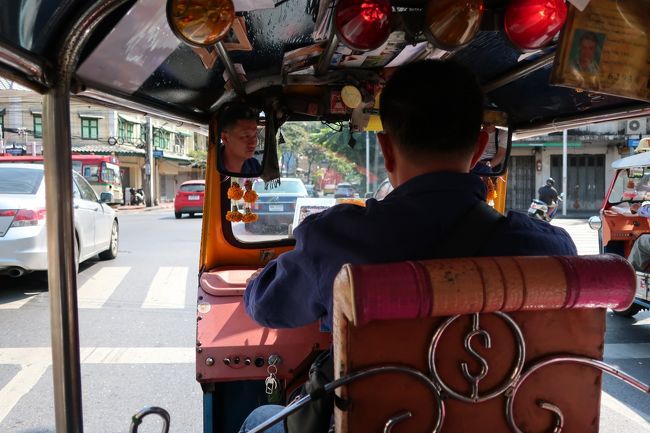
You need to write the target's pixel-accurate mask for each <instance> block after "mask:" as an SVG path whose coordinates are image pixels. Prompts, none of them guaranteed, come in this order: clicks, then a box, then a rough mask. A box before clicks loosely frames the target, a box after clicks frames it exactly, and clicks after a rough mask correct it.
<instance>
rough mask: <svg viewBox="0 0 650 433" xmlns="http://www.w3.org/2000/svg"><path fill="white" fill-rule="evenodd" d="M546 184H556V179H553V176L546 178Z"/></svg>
mask: <svg viewBox="0 0 650 433" xmlns="http://www.w3.org/2000/svg"><path fill="white" fill-rule="evenodd" d="M546 185H549V186H555V181H554V180H553V178H552V177H549V178H548V179H546Z"/></svg>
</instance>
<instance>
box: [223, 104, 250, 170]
mask: <svg viewBox="0 0 650 433" xmlns="http://www.w3.org/2000/svg"><path fill="white" fill-rule="evenodd" d="M258 118H259V113H258V112H257V110H255V109H253V108H251V107H249V106H247V105H244V104H235V105H230V106H228V107H226V108H224V111H223V113H222V114H221V117H220V123H221V142H222V143H223V144H224V157H225V159H226V163H228V160H237V161H240V160H241V161H245V160H247V159H249V158H252V157H253V156H254V155H255V149H256V148H257V121H258ZM238 170H239V169H238V168H237V169H236V170H235V171H238Z"/></svg>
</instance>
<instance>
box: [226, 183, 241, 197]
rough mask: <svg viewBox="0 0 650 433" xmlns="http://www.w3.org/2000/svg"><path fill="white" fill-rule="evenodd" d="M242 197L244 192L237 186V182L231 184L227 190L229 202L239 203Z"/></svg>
mask: <svg viewBox="0 0 650 433" xmlns="http://www.w3.org/2000/svg"><path fill="white" fill-rule="evenodd" d="M243 196H244V190H243V189H242V188H241V186H239V184H238V183H237V182H233V183H232V185H231V186H230V188H228V198H229V199H230V200H235V201H239V200H241V198H242V197H243Z"/></svg>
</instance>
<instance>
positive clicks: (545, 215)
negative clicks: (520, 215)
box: [528, 193, 564, 222]
mask: <svg viewBox="0 0 650 433" xmlns="http://www.w3.org/2000/svg"><path fill="white" fill-rule="evenodd" d="M563 198H564V193H562V194H560V196H559V197H558V202H557V203H554V204H552V205H550V206H549V205H548V204H547V203H546V202H544V201H542V200H537V199H536V198H534V199H533V201H532V203H531V204H530V207H529V208H528V216H529V217H531V218H537V219H540V220H542V221H546V222H550V221H551V220H552V219H553V217H554V216H555V213H556V212H557V209H558V207H559V204H560V202H561V201H562V199H563Z"/></svg>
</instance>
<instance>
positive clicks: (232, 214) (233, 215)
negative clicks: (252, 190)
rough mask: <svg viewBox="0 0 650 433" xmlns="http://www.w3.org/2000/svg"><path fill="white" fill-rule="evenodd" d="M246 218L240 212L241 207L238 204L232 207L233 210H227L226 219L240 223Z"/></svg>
mask: <svg viewBox="0 0 650 433" xmlns="http://www.w3.org/2000/svg"><path fill="white" fill-rule="evenodd" d="M243 218H244V215H243V214H242V213H241V212H239V208H238V207H237V205H234V206H233V207H232V210H230V211H228V212H226V221H230V222H232V223H238V222H240V221H241V220H242V219H243Z"/></svg>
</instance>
